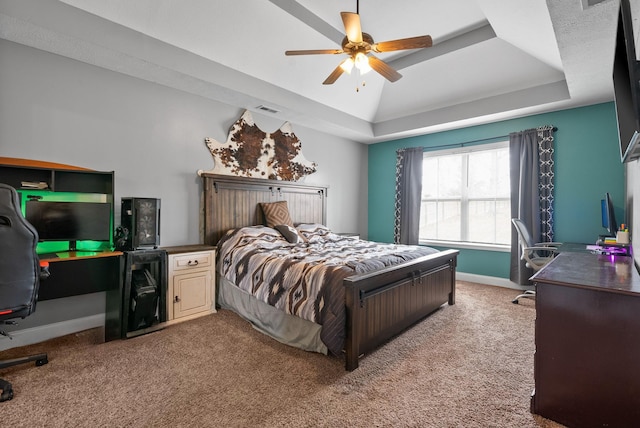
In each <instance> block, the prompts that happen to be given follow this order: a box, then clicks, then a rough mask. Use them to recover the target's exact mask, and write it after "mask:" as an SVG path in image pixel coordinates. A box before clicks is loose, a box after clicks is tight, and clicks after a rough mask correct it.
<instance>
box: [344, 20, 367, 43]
mask: <svg viewBox="0 0 640 428" xmlns="http://www.w3.org/2000/svg"><path fill="white" fill-rule="evenodd" d="M340 16H342V22H343V23H344V30H345V32H346V34H347V40H349V41H350V42H351V43H362V27H360V15H358V14H357V13H353V12H340Z"/></svg>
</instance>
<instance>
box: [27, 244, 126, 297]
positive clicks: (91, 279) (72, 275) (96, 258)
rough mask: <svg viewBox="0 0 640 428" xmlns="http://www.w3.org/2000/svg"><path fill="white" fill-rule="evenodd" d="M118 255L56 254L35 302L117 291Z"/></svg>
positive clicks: (118, 281) (118, 278)
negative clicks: (49, 273)
mask: <svg viewBox="0 0 640 428" xmlns="http://www.w3.org/2000/svg"><path fill="white" fill-rule="evenodd" d="M121 255H122V252H120V251H102V252H89V251H75V252H65V251H60V252H58V254H57V255H56V256H55V257H47V258H42V259H41V260H44V261H47V262H49V271H50V272H51V275H50V276H49V277H48V278H47V279H45V280H44V281H42V282H41V283H40V289H39V291H38V301H41V300H50V299H59V298H61V297H69V296H76V295H80V294H89V293H97V292H100V291H107V290H110V289H118V285H119V283H120V256H121Z"/></svg>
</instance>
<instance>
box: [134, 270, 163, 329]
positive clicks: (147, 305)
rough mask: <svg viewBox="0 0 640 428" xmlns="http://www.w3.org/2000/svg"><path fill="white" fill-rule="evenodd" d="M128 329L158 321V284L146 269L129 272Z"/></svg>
mask: <svg viewBox="0 0 640 428" xmlns="http://www.w3.org/2000/svg"><path fill="white" fill-rule="evenodd" d="M130 298H131V303H130V305H129V311H130V313H129V331H135V330H139V329H143V328H148V327H151V326H152V325H153V324H155V323H157V322H158V311H157V310H158V298H159V293H158V286H157V283H156V280H155V278H154V277H153V275H152V274H151V272H150V271H149V270H148V269H139V270H134V271H132V273H131V297H130Z"/></svg>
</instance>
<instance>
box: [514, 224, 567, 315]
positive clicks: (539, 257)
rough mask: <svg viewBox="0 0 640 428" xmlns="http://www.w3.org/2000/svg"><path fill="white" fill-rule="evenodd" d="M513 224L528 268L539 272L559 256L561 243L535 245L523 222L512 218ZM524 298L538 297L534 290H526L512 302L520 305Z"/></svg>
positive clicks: (522, 257)
mask: <svg viewBox="0 0 640 428" xmlns="http://www.w3.org/2000/svg"><path fill="white" fill-rule="evenodd" d="M511 222H512V223H513V225H514V226H515V228H516V232H518V242H519V243H520V250H521V251H522V256H520V258H521V259H522V260H524V261H525V265H526V266H527V267H528V268H531V269H533V270H534V272H537V271H539V270H540V269H542V268H543V267H545V266H546V265H547V264H548V263H549V262H550V261H551V260H553V258H554V257H555V256H556V255H557V254H558V248H557V247H558V245H562V243H561V242H539V243H534V242H533V238H532V237H531V234H530V233H529V229H527V226H525V224H524V222H523V221H522V220H520V219H517V218H512V219H511ZM523 297H526V298H530V299H533V298H535V297H536V292H535V291H534V290H525V291H524V293H522V294H520V295H518V296H516V298H515V299H513V300H512V302H513V303H518V301H519V300H520V299H521V298H523Z"/></svg>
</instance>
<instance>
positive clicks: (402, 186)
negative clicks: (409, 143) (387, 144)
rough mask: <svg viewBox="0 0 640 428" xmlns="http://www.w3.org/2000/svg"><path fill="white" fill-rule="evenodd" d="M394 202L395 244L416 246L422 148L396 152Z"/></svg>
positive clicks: (418, 222)
mask: <svg viewBox="0 0 640 428" xmlns="http://www.w3.org/2000/svg"><path fill="white" fill-rule="evenodd" d="M396 155H397V156H396V200H395V222H394V223H395V224H394V231H393V235H394V236H393V237H394V241H395V243H397V244H410V245H417V244H418V235H419V234H420V205H421V201H422V155H423V150H422V147H414V148H409V149H400V150H398V151H397V152H396Z"/></svg>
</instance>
